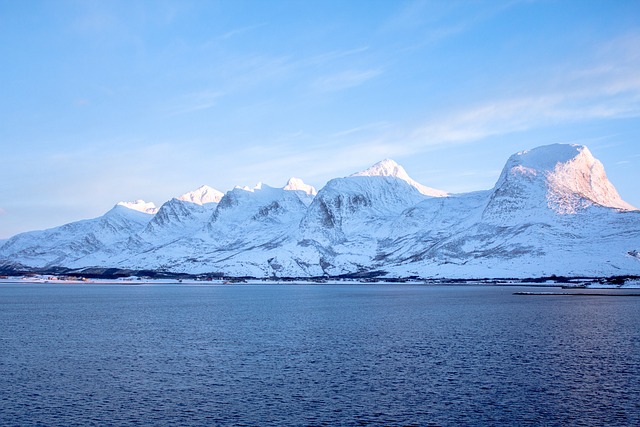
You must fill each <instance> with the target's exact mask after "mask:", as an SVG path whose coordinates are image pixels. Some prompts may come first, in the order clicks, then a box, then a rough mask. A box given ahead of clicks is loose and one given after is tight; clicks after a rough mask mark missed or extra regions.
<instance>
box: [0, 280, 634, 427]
mask: <svg viewBox="0 0 640 427" xmlns="http://www.w3.org/2000/svg"><path fill="white" fill-rule="evenodd" d="M516 290H526V289H525V288H497V287H446V286H442V287H433V286H404V285H402V286H396V285H350V286H330V285H327V286H265V285H256V286H251V285H238V286H185V285H169V286H160V285H150V286H119V285H112V286H106V285H104V286H103V285H52V284H47V285H25V284H16V285H10V284H9V285H7V284H5V285H0V424H1V425H3V426H4V425H16V426H25V425H61V426H62V425H64V426H72V425H125V424H126V425H478V424H485V425H589V426H591V425H639V424H640V298H636V297H624V298H623V297H605V296H603V297H567V296H539V297H537V296H515V295H512V293H513V292H514V291H516Z"/></svg>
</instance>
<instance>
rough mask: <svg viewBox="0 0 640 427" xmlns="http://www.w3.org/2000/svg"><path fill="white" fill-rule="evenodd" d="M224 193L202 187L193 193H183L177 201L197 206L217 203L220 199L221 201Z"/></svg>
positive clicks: (205, 186) (206, 186)
mask: <svg viewBox="0 0 640 427" xmlns="http://www.w3.org/2000/svg"><path fill="white" fill-rule="evenodd" d="M222 196H224V193H223V192H222V191H218V190H216V189H215V188H212V187H209V186H208V185H203V186H202V187H199V188H197V189H195V190H193V191H190V192H188V193H184V194H183V195H182V196H180V197H178V198H177V199H178V200H182V201H183V202H191V203H195V204H197V205H204V204H206V203H218V202H220V199H222Z"/></svg>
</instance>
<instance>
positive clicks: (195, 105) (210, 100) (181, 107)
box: [169, 90, 224, 116]
mask: <svg viewBox="0 0 640 427" xmlns="http://www.w3.org/2000/svg"><path fill="white" fill-rule="evenodd" d="M223 95H224V94H223V93H222V92H217V91H210V90H205V91H201V92H196V93H191V94H188V95H186V96H184V97H183V98H182V99H181V100H180V101H179V102H178V103H177V104H176V105H175V106H173V107H172V108H170V111H169V115H170V116H177V115H181V114H188V113H193V112H196V111H201V110H207V109H209V108H212V107H214V106H215V105H216V102H217V100H218V98H220V97H221V96H223Z"/></svg>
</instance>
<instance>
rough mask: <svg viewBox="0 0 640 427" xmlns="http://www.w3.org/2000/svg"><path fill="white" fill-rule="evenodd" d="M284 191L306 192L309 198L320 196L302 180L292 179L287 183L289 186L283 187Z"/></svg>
mask: <svg viewBox="0 0 640 427" xmlns="http://www.w3.org/2000/svg"><path fill="white" fill-rule="evenodd" d="M283 190H287V191H304V192H305V194H307V195H308V196H315V195H316V194H318V192H317V191H316V189H315V187H313V186H312V185H309V184H305V183H304V181H303V180H301V179H300V178H294V177H292V178H290V179H289V181H287V185H285V186H284V187H283Z"/></svg>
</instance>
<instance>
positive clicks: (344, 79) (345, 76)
mask: <svg viewBox="0 0 640 427" xmlns="http://www.w3.org/2000/svg"><path fill="white" fill-rule="evenodd" d="M380 74H382V70H380V69H377V70H346V71H342V72H340V73H336V74H332V75H330V76H325V77H321V78H319V79H317V80H316V81H315V82H314V84H313V86H314V87H315V88H316V89H318V90H320V91H323V92H334V91H340V90H344V89H349V88H352V87H355V86H360V85H361V84H363V83H365V82H367V81H368V80H371V79H373V78H375V77H377V76H379V75H380Z"/></svg>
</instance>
